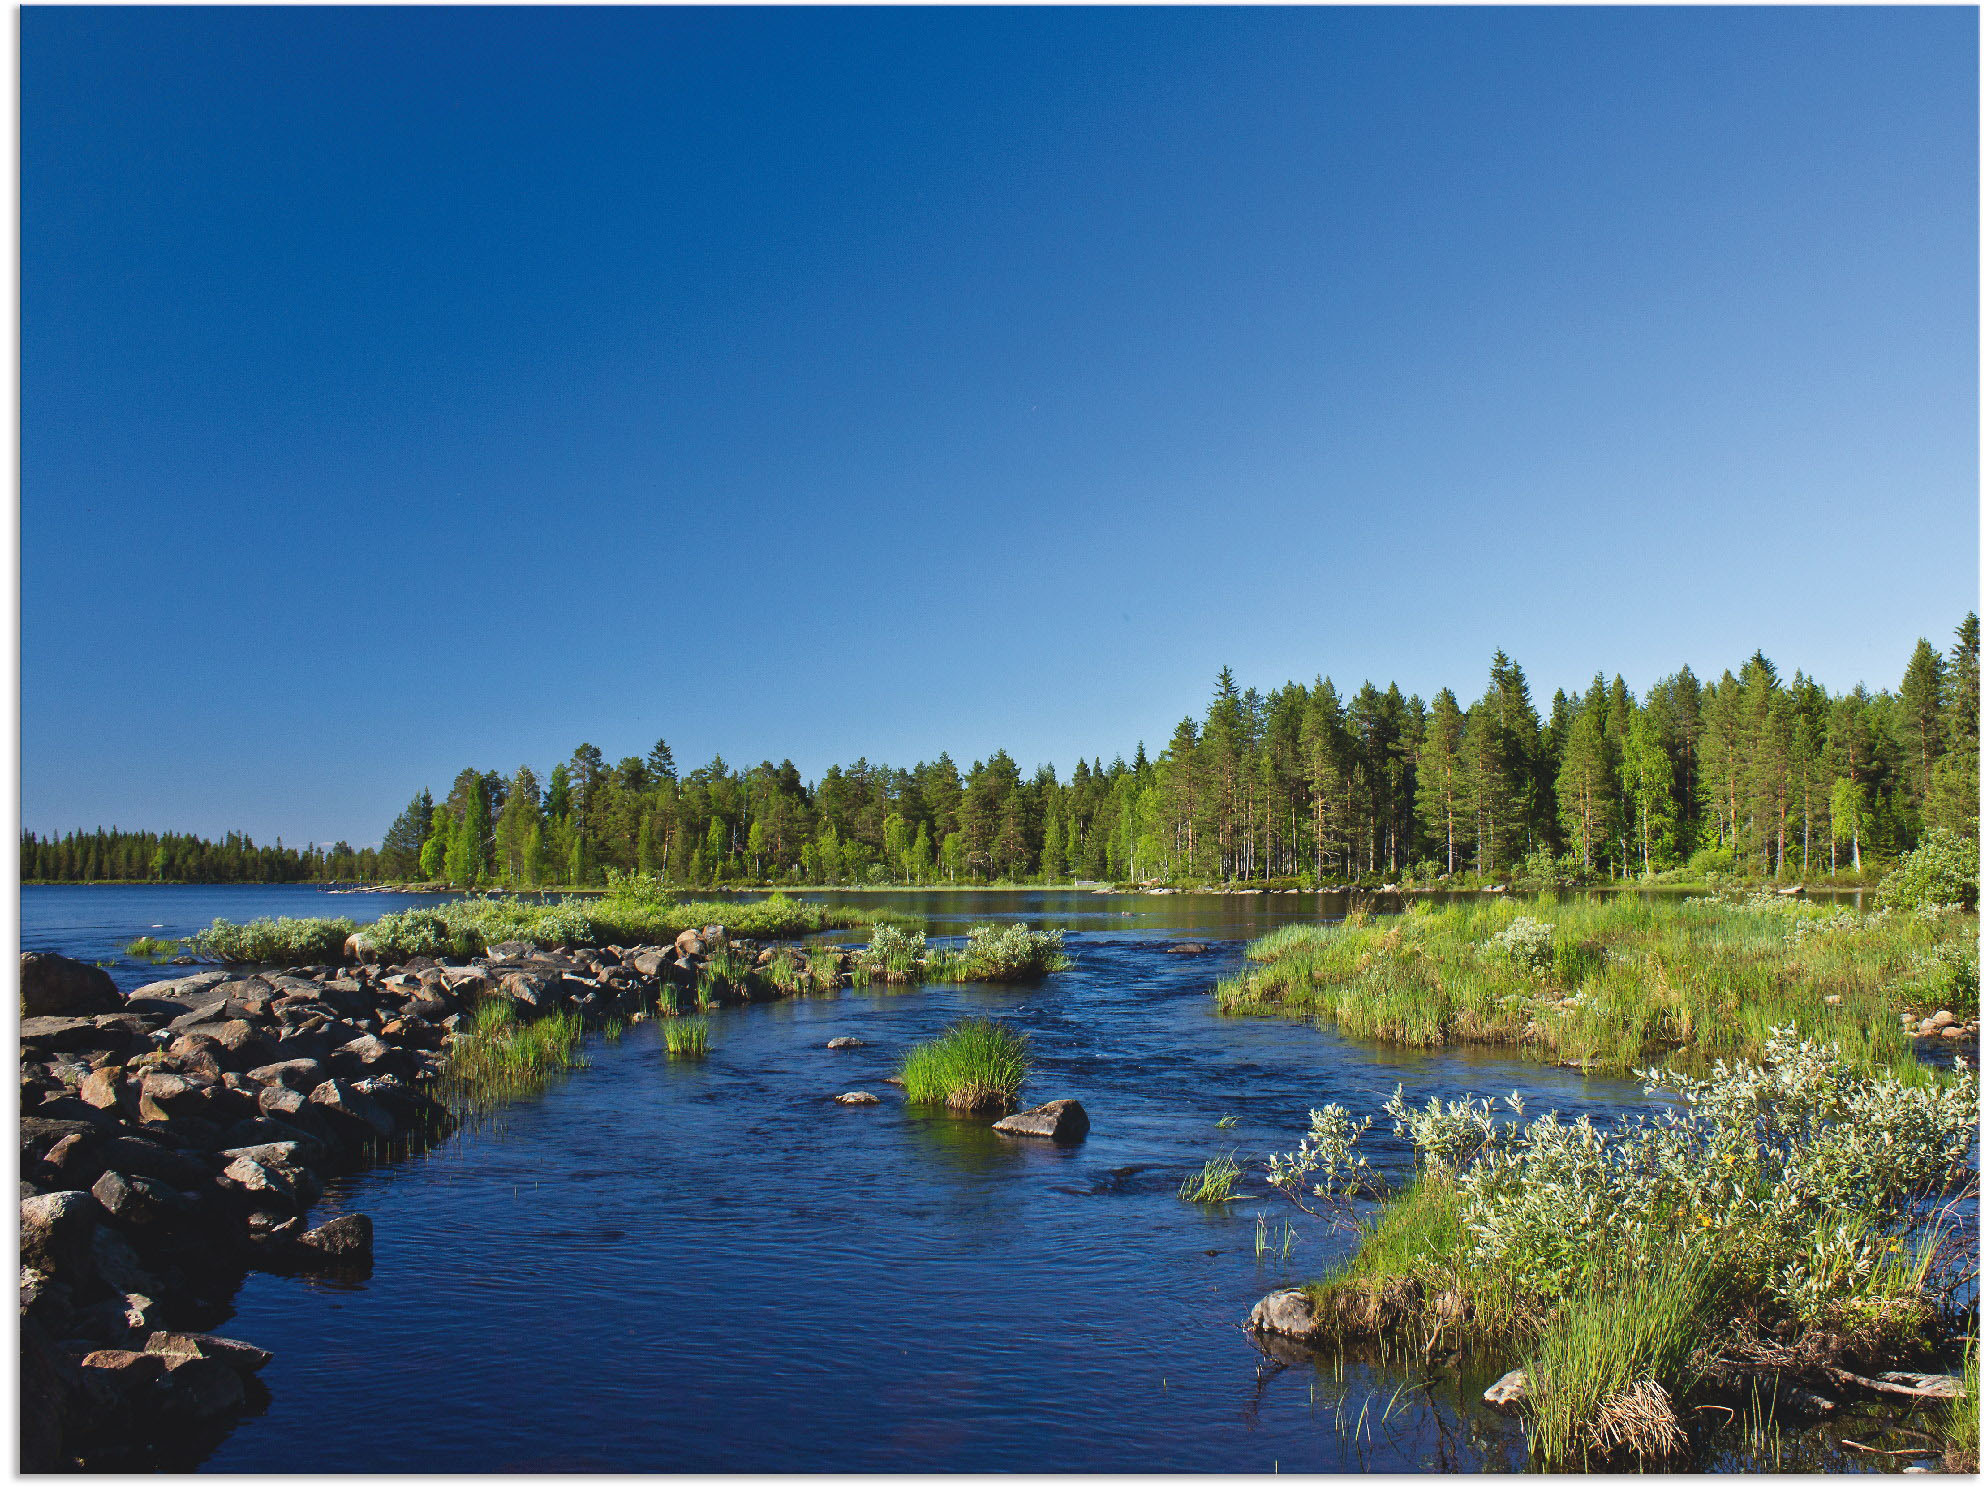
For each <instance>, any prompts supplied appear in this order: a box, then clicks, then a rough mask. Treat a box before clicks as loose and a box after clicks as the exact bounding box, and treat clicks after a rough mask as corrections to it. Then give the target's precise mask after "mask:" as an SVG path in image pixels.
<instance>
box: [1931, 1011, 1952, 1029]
mask: <svg viewBox="0 0 1984 1488" xmlns="http://www.w3.org/2000/svg"><path fill="white" fill-rule="evenodd" d="M1954 1022H1956V1014H1955V1013H1953V1012H1951V1011H1950V1010H1949V1009H1948V1008H1939V1009H1938V1010H1937V1011H1936V1012H1934V1013H1932V1014H1931V1015H1930V1017H1929V1023H1928V1026H1929V1027H1931V1028H1948V1027H1949V1026H1950V1024H1952V1023H1954Z"/></svg>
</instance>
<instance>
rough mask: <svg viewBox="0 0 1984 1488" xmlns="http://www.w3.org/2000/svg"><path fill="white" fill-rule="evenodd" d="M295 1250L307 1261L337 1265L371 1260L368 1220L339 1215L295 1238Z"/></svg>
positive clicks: (362, 1217)
mask: <svg viewBox="0 0 1984 1488" xmlns="http://www.w3.org/2000/svg"><path fill="white" fill-rule="evenodd" d="M296 1247H297V1249H298V1250H299V1251H301V1252H303V1253H304V1254H305V1255H306V1256H307V1257H308V1258H310V1259H313V1260H322V1261H329V1262H333V1263H336V1264H339V1265H355V1264H358V1263H360V1262H364V1261H369V1260H371V1259H372V1220H371V1218H370V1217H369V1216H367V1215H364V1214H340V1215H339V1216H338V1217H337V1218H336V1219H332V1220H326V1221H325V1222H324V1223H323V1224H320V1225H318V1226H317V1228H316V1229H314V1230H308V1231H306V1232H305V1233H303V1234H301V1235H299V1236H297V1237H296Z"/></svg>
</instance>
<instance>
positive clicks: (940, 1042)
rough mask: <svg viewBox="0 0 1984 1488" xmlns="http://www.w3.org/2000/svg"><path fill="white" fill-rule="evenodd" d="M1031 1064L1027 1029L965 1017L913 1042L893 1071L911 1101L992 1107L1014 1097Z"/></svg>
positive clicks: (1003, 1105) (1008, 1105)
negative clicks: (930, 1038) (1021, 1030)
mask: <svg viewBox="0 0 1984 1488" xmlns="http://www.w3.org/2000/svg"><path fill="white" fill-rule="evenodd" d="M1031 1067H1032V1056H1031V1054H1030V1053H1029V1051H1028V1049H1027V1038H1026V1035H1025V1034H1023V1033H1015V1032H1014V1031H1013V1030H1012V1029H1010V1028H1008V1027H1006V1025H1005V1024H1003V1023H995V1022H993V1021H992V1020H991V1019H989V1018H966V1019H963V1020H962V1021H960V1022H957V1023H953V1024H952V1025H951V1026H950V1027H949V1028H947V1029H945V1030H944V1032H943V1034H942V1035H941V1036H939V1037H938V1038H937V1039H935V1040H934V1041H932V1042H930V1043H925V1044H917V1045H915V1046H914V1047H913V1048H911V1049H910V1051H909V1052H908V1053H907V1054H905V1055H904V1056H903V1061H902V1065H901V1067H900V1068H899V1069H898V1070H897V1072H896V1073H897V1075H898V1077H899V1078H900V1079H901V1080H902V1086H903V1094H904V1095H905V1096H907V1097H908V1098H909V1099H910V1100H911V1101H913V1102H916V1103H918V1104H925V1105H935V1104H938V1103H939V1102H941V1103H943V1104H945V1105H948V1106H950V1107H952V1108H953V1109H954V1110H960V1111H990V1110H1010V1109H1011V1108H1012V1107H1013V1106H1014V1105H1016V1104H1017V1103H1018V1099H1019V1090H1020V1086H1021V1085H1022V1084H1024V1083H1025V1081H1026V1077H1027V1072H1028V1071H1029V1069H1030V1068H1031Z"/></svg>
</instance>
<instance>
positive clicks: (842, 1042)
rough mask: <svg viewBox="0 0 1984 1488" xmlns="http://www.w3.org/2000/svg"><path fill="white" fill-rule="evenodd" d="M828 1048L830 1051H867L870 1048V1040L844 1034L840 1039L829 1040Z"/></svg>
mask: <svg viewBox="0 0 1984 1488" xmlns="http://www.w3.org/2000/svg"><path fill="white" fill-rule="evenodd" d="M827 1047H828V1048H829V1049H865V1048H867V1047H868V1040H866V1039H858V1038H856V1037H855V1036H854V1035H853V1034H851V1033H844V1034H842V1035H841V1036H840V1037H839V1038H830V1039H828V1040H827Z"/></svg>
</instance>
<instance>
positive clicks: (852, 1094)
mask: <svg viewBox="0 0 1984 1488" xmlns="http://www.w3.org/2000/svg"><path fill="white" fill-rule="evenodd" d="M834 1101H835V1103H836V1104H837V1105H843V1106H879V1105H880V1104H881V1103H882V1098H881V1097H880V1096H878V1095H871V1094H870V1093H869V1092H868V1091H866V1090H850V1091H847V1092H846V1093H845V1094H843V1095H837V1096H835V1097H834Z"/></svg>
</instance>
